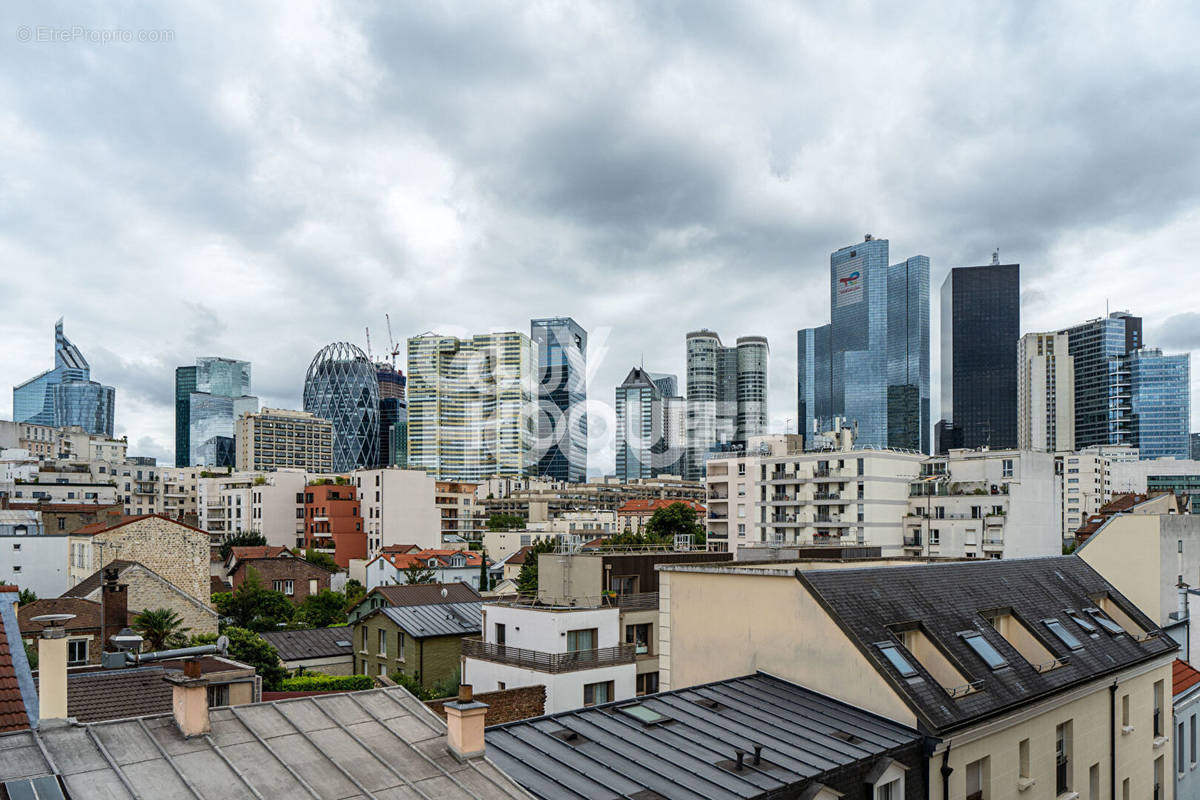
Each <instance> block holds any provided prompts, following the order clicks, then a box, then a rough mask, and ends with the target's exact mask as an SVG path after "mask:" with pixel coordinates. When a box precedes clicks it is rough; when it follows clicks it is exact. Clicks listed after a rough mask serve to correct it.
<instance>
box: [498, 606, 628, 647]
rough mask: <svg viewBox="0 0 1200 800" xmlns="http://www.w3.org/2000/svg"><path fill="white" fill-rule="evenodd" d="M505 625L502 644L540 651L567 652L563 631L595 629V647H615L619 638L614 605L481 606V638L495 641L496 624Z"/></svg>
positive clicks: (618, 620) (617, 617)
mask: <svg viewBox="0 0 1200 800" xmlns="http://www.w3.org/2000/svg"><path fill="white" fill-rule="evenodd" d="M497 623H500V624H502V625H504V626H505V644H507V645H508V646H509V647H522V648H524V649H526V650H538V651H540V652H543V653H565V652H567V631H571V630H585V629H588V628H596V639H597V642H596V647H598V648H603V647H615V646H616V645H618V644H620V643H621V641H622V638H621V631H620V630H619V628H620V624H619V623H620V615H619V612H618V611H617V609H616V608H598V609H586V610H580V611H547V610H544V609H543V610H534V609H530V608H522V607H519V606H506V605H498V604H496V605H489V604H484V606H483V637H484V639H485V640H486V641H488V642H494V641H495V640H496V624H497Z"/></svg>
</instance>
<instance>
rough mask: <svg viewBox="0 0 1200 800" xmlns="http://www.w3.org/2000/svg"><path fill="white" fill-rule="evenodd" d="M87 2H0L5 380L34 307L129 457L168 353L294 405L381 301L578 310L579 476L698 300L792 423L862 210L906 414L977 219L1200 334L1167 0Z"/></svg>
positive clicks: (1054, 300) (1192, 341) (1197, 71)
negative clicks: (230, 374) (799, 361)
mask: <svg viewBox="0 0 1200 800" xmlns="http://www.w3.org/2000/svg"><path fill="white" fill-rule="evenodd" d="M106 5H107V7H106V8H93V7H84V6H82V5H81V4H77V3H52V2H14V3H5V4H3V7H2V8H0V36H4V37H8V40H7V41H6V42H5V44H4V45H3V46H0V337H2V338H3V341H4V342H5V344H6V346H5V347H4V355H3V358H0V386H4V387H7V386H12V385H16V384H18V383H20V382H22V381H24V380H25V379H27V378H29V377H31V376H33V375H35V374H37V373H38V372H40V371H42V370H44V369H46V368H48V367H50V366H52V359H53V345H54V337H53V332H54V321H55V320H56V319H57V318H58V317H64V318H65V326H66V333H67V336H68V337H69V338H71V339H72V340H73V341H74V342H75V344H77V345H78V346H79V347H80V349H81V350H82V351H83V353H84V355H85V356H86V357H87V359H88V360H89V361H90V362H91V366H92V377H93V379H94V380H99V381H101V382H103V383H106V384H110V385H114V386H116V387H117V408H116V432H117V434H118V436H121V435H125V436H128V437H129V441H130V444H131V448H130V450H131V454H136V455H148V456H157V457H158V458H160V459H162V460H163V461H164V462H165V463H172V451H173V448H174V420H173V415H174V406H173V391H174V370H175V367H177V366H179V365H183V364H189V363H193V362H194V359H195V357H197V356H202V355H205V356H206V355H219V356H225V357H229V358H239V359H245V360H248V361H250V362H252V364H253V389H254V392H255V394H257V395H258V396H259V397H260V398H261V399H262V402H263V404H264V405H269V406H272V407H283V408H299V407H300V403H301V400H300V398H301V391H302V386H303V380H304V373H305V370H306V369H307V366H308V363H309V361H310V360H311V359H312V357H313V355H314V354H315V353H316V352H317V350H319V349H320V348H321V347H322V346H323V345H325V344H327V343H329V342H331V341H335V340H348V341H352V342H355V343H357V344H359V345H360V346H365V344H366V342H365V334H364V328H367V327H369V328H370V331H371V340H372V345H373V348H374V352H375V353H376V354H377V355H378V354H380V353H381V352H383V351H385V350H386V349H387V338H388V334H387V329H386V324H385V319H384V315H385V313H386V314H389V315H390V317H391V324H392V331H393V332H394V335H395V337H396V339H397V340H398V341H400V342H401V348H402V349H403V340H404V339H406V338H407V337H409V336H413V335H416V334H419V333H423V332H426V331H437V332H440V333H446V334H456V335H468V334H470V333H478V332H485V331H488V330H513V329H515V330H521V331H524V332H526V333H528V331H529V320H530V319H531V318H533V317H541V316H558V315H563V316H572V317H574V318H575V319H576V320H578V321H579V322H580V324H582V325H583V326H584V327H585V328H587V329H588V330H589V332H590V340H591V341H590V345H591V352H590V354H589V358H590V360H591V362H592V363H591V373H592V374H591V377H590V380H589V386H588V390H589V400H590V401H591V403H592V424H591V428H592V441H591V444H590V449H589V462H590V468H591V470H592V471H594V472H605V471H611V469H612V464H613V452H612V445H611V439H612V435H611V426H610V425H606V424H605V421H606V420H608V419H611V406H612V404H613V393H614V387H615V386H616V385H617V384H619V383H620V382H621V381H622V380H623V379H624V377H625V375H626V373H627V372H628V371H629V369H630V368H631V367H633V366H635V365H637V364H639V363H644V364H645V366H646V368H647V369H650V370H652V371H655V372H675V373H677V374H678V375H679V376H680V378H681V380H682V378H683V374H684V335H685V334H686V332H688V331H690V330H695V329H698V328H702V327H706V328H710V329H713V330H716V331H717V332H718V333H720V334H721V336H722V337H723V339H724V340H725V341H726V342H727V343H732V342H733V340H735V339H736V338H737V337H738V336H743V335H751V334H757V335H765V336H767V337H768V339H769V341H770V346H771V362H770V399H769V402H770V416H771V424H772V427H773V429H774V430H777V431H783V430H784V429H785V428H787V427H788V426H789V424H790V425H791V426H792V429H793V430H794V426H795V407H796V390H795V379H796V367H795V360H796V330H797V329H799V328H803V327H809V326H813V325H820V324H823V323H824V322H826V321H828V318H829V290H828V275H829V254H830V253H831V252H833V251H834V250H836V249H838V248H839V247H842V246H844V245H847V244H851V243H853V242H856V241H859V240H861V239H862V237H863V235H864V234H867V233H870V234H873V235H874V236H876V237H878V238H887V239H889V240H890V242H891V245H890V248H891V260H892V261H893V262H894V261H899V260H901V259H903V258H905V257H908V256H910V255H915V254H923V255H927V256H929V258H930V260H931V265H932V268H931V273H932V281H931V283H932V286H931V292H930V296H931V298H932V299H933V301H934V307H933V313H932V314H931V317H932V319H933V320H934V332H933V342H934V346H933V355H932V360H933V376H932V381H931V387H932V395H933V403H934V409H935V411H934V419H936V418H937V416H936V410H937V405H938V394H939V390H938V387H939V385H940V384H939V369H938V364H937V361H938V346H937V342H938V338H937V327H938V326H937V318H938V305H937V298H938V296H939V295H938V289H939V288H940V286H941V284H942V281H943V280H944V278H945V275H946V273H947V271H948V270H949V269H950V268H951V267H954V266H966V265H976V264H987V263H990V260H991V255H992V252H993V251H994V250H996V249H998V250H999V251H1000V257H1001V261H1002V262H1004V263H1012V262H1018V263H1020V265H1021V273H1022V320H1021V323H1022V330H1023V331H1035V330H1051V329H1056V328H1061V327H1064V326H1066V325H1069V324H1073V323H1077V322H1081V321H1083V320H1086V319H1090V318H1094V317H1098V316H1102V315H1103V314H1104V313H1105V309H1106V308H1111V309H1112V310H1118V309H1126V310H1129V311H1131V312H1133V313H1135V314H1139V315H1141V316H1143V317H1144V318H1145V320H1146V321H1145V340H1146V342H1147V344H1148V345H1151V346H1161V347H1162V348H1164V349H1165V350H1168V351H1171V352H1182V351H1195V350H1198V349H1200V313H1198V311H1197V303H1196V298H1197V297H1200V291H1198V290H1200V277H1198V276H1197V273H1196V268H1195V260H1196V253H1197V252H1200V148H1198V147H1197V146H1196V136H1197V131H1198V130H1200V51H1198V50H1197V49H1196V47H1195V41H1196V40H1197V39H1198V38H1200V24H1198V21H1200V11H1197V9H1196V8H1195V7H1194V6H1189V5H1188V4H1185V3H1179V4H1171V3H1136V4H1134V3H1098V2H1086V3H1084V2H1080V3H1049V2H1047V3H1025V2H997V3H983V2H981V3H957V4H946V3H920V2H911V3H904V4H899V3H879V4H872V3H860V2H836V3H835V2H828V3H803V4H796V3H769V2H764V3H742V2H739V3H726V4H718V3H706V2H696V1H695V0H688V1H687V2H655V3H643V4H627V3H620V2H598V3H588V2H572V3H555V2H531V3H527V4H509V3H491V2H482V1H478V0H472V2H461V3H432V2H431V3H378V4H375V3H323V2H299V1H298V2H289V3H286V4H284V3H277V4H258V3H247V2H243V3H236V4H234V3H216V2H194V3H188V2H180V3H173V4H160V3H138V2H118V3H111V4H106ZM168 6H169V7H168ZM400 361H401V363H400V366H401V367H402V368H403V355H402V356H401V359H400ZM1198 372H1200V370H1193V375H1194V376H1196V375H1197V373H1198ZM1192 397H1193V400H1194V402H1200V391H1196V389H1195V388H1194V389H1193V392H1192ZM11 413H12V395H11V392H8V391H7V390H5V391H3V392H0V418H10V417H11ZM1193 416H1195V413H1194V412H1193Z"/></svg>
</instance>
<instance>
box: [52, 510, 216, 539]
mask: <svg viewBox="0 0 1200 800" xmlns="http://www.w3.org/2000/svg"><path fill="white" fill-rule="evenodd" d="M151 517H158V518H159V519H164V520H166V521H167V522H171V523H174V524H175V525H178V526H179V527H181V528H187V529H188V530H192V531H196V532H197V533H203V534H204V535H205V536H208V535H209V534H208V532H207V531H202V530H200V529H199V528H197V527H194V526H192V525H188V524H187V523H185V522H180V521H179V520H177V519H173V518H171V517H168V516H167V515H165V514H134V515H132V516H130V515H125V516H120V517H114V519H112V520H109V521H107V522H93V523H91V524H90V525H84V526H83V527H82V528H80V529H79V530H77V531H75V533H76V534H82V535H86V534H94V533H104V532H105V531H111V530H114V529H116V528H120V527H122V526H124V525H130V524H132V523H134V522H140V521H141V520H144V519H150V518H151Z"/></svg>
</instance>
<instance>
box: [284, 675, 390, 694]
mask: <svg viewBox="0 0 1200 800" xmlns="http://www.w3.org/2000/svg"><path fill="white" fill-rule="evenodd" d="M374 687H375V681H373V680H371V678H370V677H369V676H367V675H302V676H300V677H299V678H284V679H283V685H282V686H280V687H279V688H280V691H284V692H356V691H359V690H361V689H372V688H374Z"/></svg>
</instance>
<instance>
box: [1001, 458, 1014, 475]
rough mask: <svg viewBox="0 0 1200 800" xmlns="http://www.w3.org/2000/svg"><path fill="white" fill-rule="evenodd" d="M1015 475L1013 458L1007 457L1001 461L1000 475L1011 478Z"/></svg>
mask: <svg viewBox="0 0 1200 800" xmlns="http://www.w3.org/2000/svg"><path fill="white" fill-rule="evenodd" d="M1012 476H1013V460H1012V459H1011V458H1005V459H1002V460H1001V461H1000V477H1001V478H1011V477H1012Z"/></svg>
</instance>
